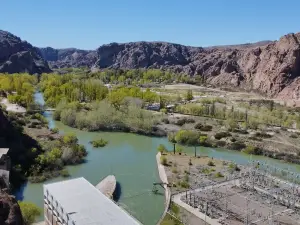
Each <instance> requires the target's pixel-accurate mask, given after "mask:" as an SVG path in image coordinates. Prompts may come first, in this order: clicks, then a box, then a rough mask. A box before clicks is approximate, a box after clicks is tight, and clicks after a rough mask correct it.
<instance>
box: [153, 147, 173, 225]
mask: <svg viewBox="0 0 300 225" xmlns="http://www.w3.org/2000/svg"><path fill="white" fill-rule="evenodd" d="M161 156H162V155H161V153H160V152H158V153H157V154H156V156H155V157H156V163H157V168H158V174H159V178H160V180H161V182H162V183H163V184H162V186H163V187H164V189H165V210H164V212H163V214H162V216H161V218H160V220H159V221H158V222H157V225H160V224H161V223H162V221H163V220H164V218H165V216H166V215H167V212H168V210H169V208H170V202H171V190H170V188H169V182H168V177H167V174H166V171H165V168H164V165H162V164H161Z"/></svg>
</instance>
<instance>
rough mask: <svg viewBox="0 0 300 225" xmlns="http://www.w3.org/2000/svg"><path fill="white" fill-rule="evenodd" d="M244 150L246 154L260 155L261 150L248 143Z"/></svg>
mask: <svg viewBox="0 0 300 225" xmlns="http://www.w3.org/2000/svg"><path fill="white" fill-rule="evenodd" d="M243 152H244V153H246V154H253V155H260V154H261V150H260V149H259V148H257V147H254V146H252V145H248V146H247V147H246V148H245V149H243Z"/></svg>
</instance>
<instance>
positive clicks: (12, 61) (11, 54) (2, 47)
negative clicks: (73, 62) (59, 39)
mask: <svg viewBox="0 0 300 225" xmlns="http://www.w3.org/2000/svg"><path fill="white" fill-rule="evenodd" d="M50 71H51V70H50V69H49V66H48V64H47V62H46V61H45V60H44V59H43V57H42V56H41V54H40V52H39V50H38V49H37V48H35V47H33V46H32V45H31V44H29V43H28V42H26V41H22V40H21V39H20V38H19V37H17V36H15V35H13V34H11V33H9V32H6V31H2V30H0V72H2V73H3V72H4V73H19V72H28V73H30V74H34V73H43V72H50Z"/></svg>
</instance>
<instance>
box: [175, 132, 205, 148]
mask: <svg viewBox="0 0 300 225" xmlns="http://www.w3.org/2000/svg"><path fill="white" fill-rule="evenodd" d="M199 138H200V133H199V132H196V131H192V130H180V131H178V132H177V133H176V135H175V140H176V142H177V143H180V144H184V145H197V144H199Z"/></svg>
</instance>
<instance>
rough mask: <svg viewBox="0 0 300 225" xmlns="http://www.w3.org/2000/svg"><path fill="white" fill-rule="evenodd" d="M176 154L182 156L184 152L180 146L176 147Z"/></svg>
mask: <svg viewBox="0 0 300 225" xmlns="http://www.w3.org/2000/svg"><path fill="white" fill-rule="evenodd" d="M176 152H177V153H179V154H181V153H182V152H183V149H182V147H181V146H179V145H176Z"/></svg>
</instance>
